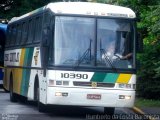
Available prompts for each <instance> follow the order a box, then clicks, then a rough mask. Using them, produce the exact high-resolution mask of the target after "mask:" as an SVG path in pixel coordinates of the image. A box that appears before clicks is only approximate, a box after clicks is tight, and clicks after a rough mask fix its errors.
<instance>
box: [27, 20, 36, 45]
mask: <svg viewBox="0 0 160 120" xmlns="http://www.w3.org/2000/svg"><path fill="white" fill-rule="evenodd" d="M34 33H35V22H34V20H33V19H31V20H29V28H28V40H27V43H28V44H30V43H32V42H33V40H34Z"/></svg>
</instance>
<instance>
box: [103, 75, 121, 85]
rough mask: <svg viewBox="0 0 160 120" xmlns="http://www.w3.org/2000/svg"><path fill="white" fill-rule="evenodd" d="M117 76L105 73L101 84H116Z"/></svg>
mask: <svg viewBox="0 0 160 120" xmlns="http://www.w3.org/2000/svg"><path fill="white" fill-rule="evenodd" d="M118 76H119V74H115V73H107V74H106V77H105V79H104V81H103V82H106V83H116V81H117V79H118Z"/></svg>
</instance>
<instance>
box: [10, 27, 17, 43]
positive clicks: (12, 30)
mask: <svg viewBox="0 0 160 120" xmlns="http://www.w3.org/2000/svg"><path fill="white" fill-rule="evenodd" d="M10 40H11V41H10V46H13V45H14V44H15V41H16V28H15V26H13V27H12V29H11V39H10Z"/></svg>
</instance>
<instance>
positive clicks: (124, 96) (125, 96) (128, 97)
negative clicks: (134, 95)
mask: <svg viewBox="0 0 160 120" xmlns="http://www.w3.org/2000/svg"><path fill="white" fill-rule="evenodd" d="M119 99H125V100H130V99H131V96H130V95H119Z"/></svg>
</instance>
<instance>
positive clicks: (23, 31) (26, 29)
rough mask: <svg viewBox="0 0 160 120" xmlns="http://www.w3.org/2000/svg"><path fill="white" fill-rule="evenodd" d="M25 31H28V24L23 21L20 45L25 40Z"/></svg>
mask: <svg viewBox="0 0 160 120" xmlns="http://www.w3.org/2000/svg"><path fill="white" fill-rule="evenodd" d="M27 31H28V26H27V23H26V22H24V23H23V24H22V41H21V44H22V45H24V44H25V43H26V41H27Z"/></svg>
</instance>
